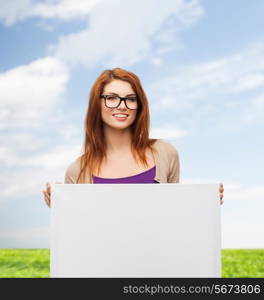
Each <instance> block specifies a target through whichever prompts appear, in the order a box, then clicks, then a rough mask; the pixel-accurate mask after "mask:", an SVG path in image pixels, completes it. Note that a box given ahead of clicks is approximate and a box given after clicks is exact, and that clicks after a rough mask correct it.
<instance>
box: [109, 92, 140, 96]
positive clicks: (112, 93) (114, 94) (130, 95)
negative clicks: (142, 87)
mask: <svg viewBox="0 0 264 300" xmlns="http://www.w3.org/2000/svg"><path fill="white" fill-rule="evenodd" d="M108 94H111V95H116V96H119V95H118V94H116V93H113V92H109V93H108ZM127 96H136V94H128V95H126V97H127Z"/></svg>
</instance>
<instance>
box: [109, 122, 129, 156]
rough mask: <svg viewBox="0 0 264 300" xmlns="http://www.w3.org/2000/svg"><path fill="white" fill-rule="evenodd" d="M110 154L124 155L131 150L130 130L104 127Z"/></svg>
mask: <svg viewBox="0 0 264 300" xmlns="http://www.w3.org/2000/svg"><path fill="white" fill-rule="evenodd" d="M104 134H105V139H106V145H107V152H108V154H114V153H124V152H127V151H130V150H131V141H132V134H131V130H130V128H125V129H116V128H112V127H109V126H104Z"/></svg>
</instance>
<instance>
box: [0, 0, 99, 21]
mask: <svg viewBox="0 0 264 300" xmlns="http://www.w3.org/2000/svg"><path fill="white" fill-rule="evenodd" d="M101 1H102V0H74V1H72V0H59V1H42V2H38V3H36V2H35V3H34V1H33V0H12V1H6V0H0V6H1V10H0V21H2V23H3V24H4V25H6V26H11V25H13V24H15V23H16V22H19V21H23V20H26V19H28V18H32V17H39V18H43V19H50V18H54V19H60V20H72V19H80V18H82V17H87V15H89V13H90V11H91V10H92V9H93V8H94V6H96V5H97V4H98V3H100V2H101Z"/></svg>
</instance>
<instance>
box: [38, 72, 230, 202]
mask: <svg viewBox="0 0 264 300" xmlns="http://www.w3.org/2000/svg"><path fill="white" fill-rule="evenodd" d="M149 126H150V116H149V107H148V100H147V97H146V95H145V93H144V90H143V88H142V86H141V83H140V80H139V78H138V77H137V76H136V75H135V74H134V73H132V72H128V71H126V70H124V69H121V68H115V69H113V70H105V71H104V72H103V73H102V74H101V75H100V76H99V77H98V78H97V80H96V81H95V83H94V85H93V87H92V89H91V92H90V99H89V106H88V110H87V113H86V117H85V141H84V151H83V152H84V153H83V154H82V155H81V156H80V157H78V158H77V159H76V160H75V161H73V162H72V163H71V164H70V165H69V167H68V169H67V171H66V174H65V183H73V184H74V183H178V182H179V174H180V164H179V155H178V152H177V150H176V149H175V148H174V146H173V145H171V144H170V143H168V142H166V141H165V140H163V139H151V138H149ZM223 191H224V188H223V185H222V184H220V186H219V193H220V203H221V204H222V203H223ZM43 194H44V198H45V202H46V204H47V205H48V206H49V207H50V196H51V187H50V184H49V183H47V186H46V190H44V191H43Z"/></svg>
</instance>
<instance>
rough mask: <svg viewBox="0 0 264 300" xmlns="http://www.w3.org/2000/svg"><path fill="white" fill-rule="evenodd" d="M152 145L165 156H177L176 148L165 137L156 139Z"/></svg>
mask: <svg viewBox="0 0 264 300" xmlns="http://www.w3.org/2000/svg"><path fill="white" fill-rule="evenodd" d="M154 145H155V148H156V149H157V150H158V152H159V153H160V154H163V155H164V154H165V155H166V156H169V158H175V157H178V156H179V153H178V150H177V149H176V148H175V147H174V146H173V145H172V144H171V143H169V142H168V141H167V140H165V139H158V140H157V141H156V143H155V144H154Z"/></svg>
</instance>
